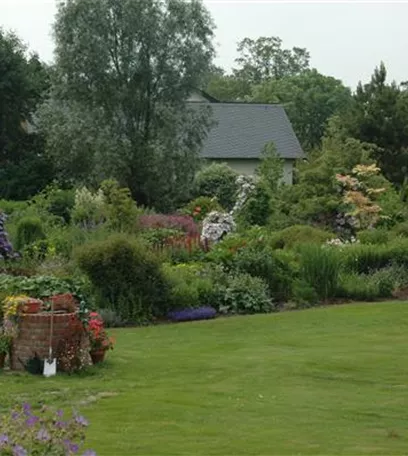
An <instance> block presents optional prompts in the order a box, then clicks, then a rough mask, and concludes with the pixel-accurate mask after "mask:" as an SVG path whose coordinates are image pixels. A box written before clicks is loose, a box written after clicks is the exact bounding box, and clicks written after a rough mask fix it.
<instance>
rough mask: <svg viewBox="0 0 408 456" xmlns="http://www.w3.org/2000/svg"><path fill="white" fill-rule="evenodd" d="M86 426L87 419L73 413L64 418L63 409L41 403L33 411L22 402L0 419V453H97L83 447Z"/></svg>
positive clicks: (13, 455)
mask: <svg viewBox="0 0 408 456" xmlns="http://www.w3.org/2000/svg"><path fill="white" fill-rule="evenodd" d="M87 426H88V421H87V420H86V419H85V418H84V417H83V416H80V415H78V414H76V413H74V414H73V416H72V417H70V418H68V417H67V418H64V412H63V411H62V410H58V411H57V412H55V411H52V410H50V409H49V408H47V407H43V408H42V409H41V410H40V412H39V413H37V414H34V412H33V410H32V409H31V406H30V404H27V403H25V404H23V405H22V406H19V407H17V408H15V409H14V410H12V412H11V413H10V414H8V415H5V416H4V417H3V418H1V419H0V455H1V456H71V455H82V456H96V453H95V452H94V451H93V450H86V451H85V452H84V450H82V446H83V444H84V441H85V429H86V427H87ZM81 450H82V452H81Z"/></svg>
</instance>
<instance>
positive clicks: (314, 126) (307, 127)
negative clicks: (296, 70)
mask: <svg viewBox="0 0 408 456" xmlns="http://www.w3.org/2000/svg"><path fill="white" fill-rule="evenodd" d="M251 101H256V102H261V103H280V104H282V105H283V106H284V107H285V109H286V112H287V114H288V117H289V119H290V121H291V122H292V125H293V128H294V130H295V132H296V134H297V136H298V138H299V141H300V142H301V144H302V146H303V148H304V149H305V150H312V149H314V148H316V147H320V144H321V140H322V137H323V135H324V133H325V130H326V127H327V122H328V120H329V118H330V117H331V116H333V115H334V114H341V113H343V112H345V111H346V110H347V108H348V107H349V106H350V104H351V102H352V97H351V91H350V90H349V89H348V88H347V87H345V86H344V85H343V83H342V82H341V81H340V80H338V79H335V78H333V77H331V76H324V75H322V74H320V73H319V72H318V71H317V70H315V69H313V70H307V71H305V72H303V73H301V74H299V75H295V76H289V77H285V78H282V79H275V80H270V81H267V82H264V83H263V84H260V85H257V86H255V87H254V88H253V91H252V96H251Z"/></svg>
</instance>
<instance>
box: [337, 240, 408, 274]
mask: <svg viewBox="0 0 408 456" xmlns="http://www.w3.org/2000/svg"><path fill="white" fill-rule="evenodd" d="M344 259H345V266H346V269H347V270H349V271H353V272H356V273H358V274H368V273H370V272H372V271H375V270H378V269H383V268H386V267H388V266H390V265H391V264H396V265H400V266H405V267H408V239H395V240H393V241H391V242H389V243H388V244H381V245H370V244H369V245H361V244H360V245H358V244H357V245H352V246H349V247H347V248H346V249H344Z"/></svg>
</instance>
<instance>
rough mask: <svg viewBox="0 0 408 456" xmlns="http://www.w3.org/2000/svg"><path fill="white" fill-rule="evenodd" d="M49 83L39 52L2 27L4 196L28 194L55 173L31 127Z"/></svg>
mask: <svg viewBox="0 0 408 456" xmlns="http://www.w3.org/2000/svg"><path fill="white" fill-rule="evenodd" d="M48 83H49V78H48V70H47V68H46V67H45V66H44V65H43V64H42V63H41V62H40V60H39V59H38V56H36V55H32V56H29V55H28V54H27V49H26V47H25V46H24V45H23V43H22V42H21V40H20V39H19V38H18V37H17V36H16V35H15V34H13V33H6V32H3V31H2V30H1V29H0V198H9V199H24V198H27V197H29V196H32V195H33V194H34V193H36V192H38V191H40V190H42V188H44V186H45V185H46V184H47V183H49V182H50V180H51V179H52V177H53V174H52V167H51V165H50V163H49V161H48V160H47V159H46V158H45V156H44V153H43V149H44V148H43V141H42V138H41V137H40V136H39V135H38V134H37V133H35V132H32V131H30V128H29V127H30V123H31V120H32V118H31V117H32V116H31V115H32V113H33V112H34V111H35V109H36V106H37V104H38V103H40V102H41V100H42V97H43V95H44V93H45V91H46V90H47V88H48Z"/></svg>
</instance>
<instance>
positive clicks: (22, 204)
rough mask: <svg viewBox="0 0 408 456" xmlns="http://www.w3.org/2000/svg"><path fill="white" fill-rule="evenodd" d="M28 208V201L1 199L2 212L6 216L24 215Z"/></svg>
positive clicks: (0, 208)
mask: <svg viewBox="0 0 408 456" xmlns="http://www.w3.org/2000/svg"><path fill="white" fill-rule="evenodd" d="M27 207H28V202H27V201H11V200H5V199H0V211H2V212H4V213H5V214H6V215H8V216H10V215H14V214H21V213H23V212H24V211H25V210H26V209H27Z"/></svg>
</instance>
